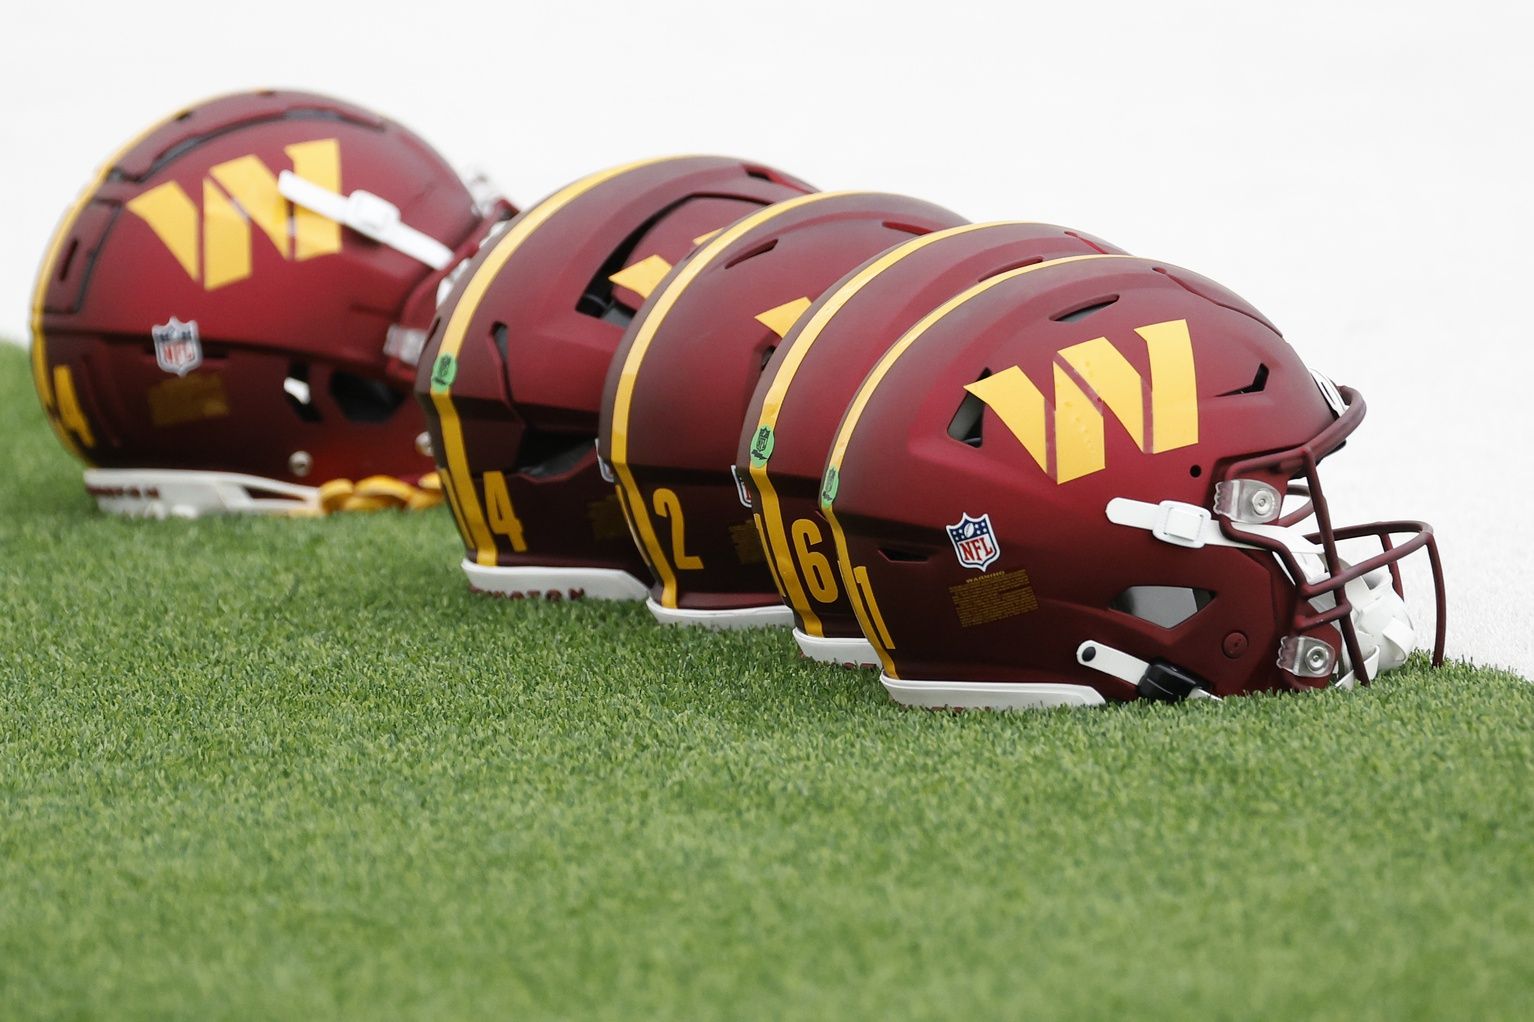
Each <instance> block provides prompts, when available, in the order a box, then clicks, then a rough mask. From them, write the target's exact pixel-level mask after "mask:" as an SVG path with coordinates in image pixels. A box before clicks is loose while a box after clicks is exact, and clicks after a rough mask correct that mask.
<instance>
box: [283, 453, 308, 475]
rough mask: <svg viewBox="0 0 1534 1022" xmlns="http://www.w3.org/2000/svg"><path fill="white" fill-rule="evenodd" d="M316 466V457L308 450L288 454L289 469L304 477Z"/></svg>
mask: <svg viewBox="0 0 1534 1022" xmlns="http://www.w3.org/2000/svg"><path fill="white" fill-rule="evenodd" d="M313 468H314V459H313V458H311V457H309V452H308V451H294V452H293V453H292V454H290V455H288V471H289V472H292V473H293V474H294V475H296V476H298V478H300V479H302V478H303V477H304V476H306V475H308V474H309V473H310V471H311V470H313Z"/></svg>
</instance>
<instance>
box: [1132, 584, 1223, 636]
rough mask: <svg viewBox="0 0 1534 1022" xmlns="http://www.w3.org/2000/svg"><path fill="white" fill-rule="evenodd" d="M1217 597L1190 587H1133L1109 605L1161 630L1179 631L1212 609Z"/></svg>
mask: <svg viewBox="0 0 1534 1022" xmlns="http://www.w3.org/2000/svg"><path fill="white" fill-rule="evenodd" d="M1213 599H1214V593H1213V592H1211V591H1210V590H1208V589H1194V588H1190V587H1188V586H1130V587H1129V588H1128V589H1125V590H1124V591H1123V592H1122V593H1119V594H1118V595H1117V596H1115V597H1114V598H1113V601H1112V602H1111V603H1109V604H1108V606H1109V607H1111V608H1112V609H1114V610H1116V611H1119V612H1120V613H1123V614H1128V615H1130V616H1131V617H1137V618H1139V619H1140V620H1141V621H1149V622H1150V623H1151V624H1153V625H1156V626H1157V627H1160V628H1176V627H1177V626H1178V625H1180V624H1182V623H1183V622H1184V621H1186V620H1188V619H1189V618H1190V617H1192V616H1193V615H1194V614H1197V613H1198V612H1199V611H1201V610H1203V609H1204V608H1205V607H1207V606H1209V601H1211V600H1213Z"/></svg>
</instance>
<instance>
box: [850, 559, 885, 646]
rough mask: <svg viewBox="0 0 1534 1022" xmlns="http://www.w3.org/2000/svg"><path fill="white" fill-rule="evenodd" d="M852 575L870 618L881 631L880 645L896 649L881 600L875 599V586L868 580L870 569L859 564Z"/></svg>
mask: <svg viewBox="0 0 1534 1022" xmlns="http://www.w3.org/2000/svg"><path fill="white" fill-rule="evenodd" d="M852 577H853V578H854V579H855V580H856V581H857V584H858V592H859V593H860V594H861V595H862V597H863V605H864V606H865V607H867V608H868V617H869V620H870V621H872V622H873V626H874V628H875V629H877V630H878V632H879V645H881V646H883V647H884V648H885V649H894V648H895V642H894V640H893V639H891V638H890V631H889V629H888V628H886V627H884V615H883V614H881V613H879V602H878V601H877V600H875V599H874V590H873V586H872V585H870V584H869V582H868V569H867V568H865V567H863V566H862V565H858V566H857V567H856V568H853V569H852Z"/></svg>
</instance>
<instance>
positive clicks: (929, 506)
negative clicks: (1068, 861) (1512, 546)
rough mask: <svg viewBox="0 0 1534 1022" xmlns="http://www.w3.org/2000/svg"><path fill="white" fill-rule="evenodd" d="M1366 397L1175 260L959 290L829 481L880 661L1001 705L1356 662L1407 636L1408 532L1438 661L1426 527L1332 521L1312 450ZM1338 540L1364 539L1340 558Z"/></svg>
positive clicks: (1298, 678)
mask: <svg viewBox="0 0 1534 1022" xmlns="http://www.w3.org/2000/svg"><path fill="white" fill-rule="evenodd" d="M1363 415H1364V403H1363V399H1362V398H1361V397H1360V396H1359V395H1358V393H1357V392H1356V391H1354V390H1351V389H1349V388H1346V387H1343V388H1337V387H1335V386H1333V385H1332V384H1331V383H1330V382H1329V381H1327V380H1326V379H1325V378H1324V377H1320V376H1317V375H1313V374H1312V373H1311V372H1310V371H1309V370H1307V369H1306V367H1305V365H1304V364H1303V363H1302V362H1301V361H1300V359H1299V357H1298V356H1297V355H1296V354H1295V352H1294V351H1293V349H1292V348H1290V346H1289V345H1288V343H1287V342H1286V341H1285V340H1284V339H1283V337H1282V336H1280V334H1279V333H1278V331H1277V330H1276V329H1275V328H1274V327H1273V326H1272V324H1270V323H1269V322H1268V321H1267V320H1266V319H1264V318H1263V317H1262V315H1261V314H1260V313H1258V312H1257V311H1256V310H1255V309H1253V308H1252V307H1251V306H1250V305H1248V304H1246V303H1245V302H1244V301H1242V300H1241V299H1240V298H1238V297H1237V296H1236V295H1234V294H1232V293H1230V292H1229V291H1227V290H1225V289H1224V288H1222V287H1220V286H1219V285H1218V284H1215V283H1214V282H1212V281H1209V280H1206V279H1205V278H1203V277H1200V276H1198V275H1196V274H1193V273H1190V272H1188V271H1186V270H1181V269H1178V268H1176V267H1173V266H1167V265H1165V264H1162V263H1155V262H1151V261H1149V260H1145V259H1136V258H1132V257H1128V256H1115V255H1101V256H1080V257H1074V258H1067V259H1061V260H1056V261H1053V262H1048V263H1042V264H1038V265H1035V266H1029V267H1024V268H1022V269H1019V270H1013V271H1010V272H1008V273H1004V274H1001V275H999V276H995V277H992V278H990V279H989V280H986V281H984V282H982V283H979V284H976V285H975V286H973V287H971V288H969V289H968V290H966V291H965V292H963V293H961V294H959V295H957V296H955V297H954V298H953V299H951V300H950V301H948V302H946V303H945V304H943V305H942V306H939V307H938V308H937V309H935V310H933V311H932V312H931V313H929V314H928V315H926V316H924V317H923V318H922V320H921V321H920V322H918V323H917V324H916V326H914V327H912V328H911V329H910V330H909V331H908V332H907V333H905V334H904V335H903V336H902V337H901V338H900V340H899V341H897V342H896V343H895V344H894V345H893V346H892V347H891V348H890V349H889V350H888V351H887V352H886V353H885V354H884V356H883V357H882V358H881V359H880V360H879V362H878V363H877V364H876V365H875V367H874V368H873V370H872V371H871V372H870V373H869V375H868V377H867V379H866V380H865V381H864V383H863V385H862V387H861V388H860V389H859V391H858V393H857V395H856V396H855V397H854V399H853V401H852V404H851V405H850V407H849V408H848V410H847V413H846V416H845V417H844V419H843V420H842V423H841V425H840V427H839V429H838V433H837V436H836V439H835V442H834V444H833V446H832V448H831V452H830V456H829V460H828V463H827V466H826V472H825V478H824V481H823V486H822V493H821V497H822V509H823V510H825V511H827V513H828V517H829V521H830V524H831V529H832V534H833V536H834V538H835V542H836V546H837V552H838V557H839V567H840V569H841V576H842V583H843V585H844V587H846V588H847V589H848V591H849V593H850V595H851V598H852V601H853V607H854V610H855V612H856V613H857V615H858V619H859V622H860V623H861V624H862V627H863V630H864V634H865V635H866V636H867V637H868V639H869V641H871V642H872V643H873V645H874V647H875V650H876V651H877V652H878V654H879V658H880V661H881V664H882V666H883V670H884V678H883V680H884V684H885V686H886V688H887V689H888V690H889V692H890V693H891V695H893V696H894V698H895V699H897V700H899V701H900V702H902V703H908V704H913V705H920V706H956V707H970V706H974V707H1014V706H1053V705H1085V704H1094V703H1101V702H1104V701H1105V700H1110V699H1111V700H1128V699H1134V698H1137V697H1143V698H1160V699H1178V698H1186V697H1189V696H1201V695H1213V696H1227V695H1237V694H1244V693H1249V692H1255V691H1268V690H1275V689H1303V688H1318V687H1324V686H1327V685H1333V684H1337V685H1351V684H1355V683H1366V682H1367V681H1368V679H1369V678H1370V677H1372V676H1374V675H1375V674H1377V673H1378V672H1380V671H1383V670H1388V669H1390V668H1391V667H1394V666H1397V665H1399V664H1400V663H1401V662H1402V661H1403V660H1404V659H1405V657H1406V655H1407V653H1408V651H1409V650H1410V649H1411V647H1412V644H1413V640H1414V632H1413V628H1412V625H1411V622H1410V620H1409V618H1408V617H1407V614H1406V609H1405V603H1404V601H1403V600H1402V598H1401V592H1400V586H1401V582H1400V575H1399V571H1398V567H1397V563H1396V562H1397V561H1399V560H1400V559H1401V558H1402V557H1403V556H1405V555H1406V554H1408V553H1410V552H1412V551H1414V550H1418V549H1422V548H1423V547H1426V549H1427V550H1428V553H1429V555H1430V557H1431V559H1432V568H1433V575H1434V581H1435V588H1436V593H1435V595H1436V597H1437V635H1436V637H1435V643H1434V653H1433V661H1434V663H1438V662H1440V661H1441V659H1442V653H1443V628H1444V594H1443V581H1442V574H1441V570H1440V565H1439V562H1438V553H1437V550H1436V547H1435V544H1434V542H1433V537H1432V530H1431V528H1429V527H1428V526H1427V525H1425V524H1423V523H1421V522H1408V521H1398V522H1386V523H1378V524H1374V525H1364V526H1353V527H1348V528H1334V527H1333V526H1332V524H1331V515H1330V513H1329V510H1328V508H1327V504H1326V500H1325V498H1324V496H1323V493H1322V490H1321V482H1320V478H1319V476H1318V473H1317V469H1316V466H1317V463H1318V462H1319V461H1320V460H1321V459H1322V458H1324V457H1326V456H1327V455H1328V454H1331V453H1332V452H1333V451H1335V450H1336V449H1337V448H1338V447H1340V446H1341V444H1342V442H1343V441H1344V439H1345V438H1346V437H1347V436H1348V435H1349V434H1350V433H1352V431H1353V430H1354V429H1355V428H1356V427H1357V426H1358V424H1359V422H1360V421H1361V420H1362V418H1363ZM1286 499H1287V506H1286ZM1311 519H1313V523H1312V524H1310V525H1309V526H1306V525H1305V524H1303V523H1305V522H1307V521H1309V520H1311ZM1397 537H1404V538H1401V539H1399V540H1398V539H1397ZM1355 540H1358V541H1364V542H1362V543H1360V545H1361V546H1368V545H1371V544H1370V543H1369V541H1373V542H1374V543H1377V544H1378V547H1376V548H1375V549H1376V550H1378V552H1375V551H1373V550H1363V551H1360V552H1358V553H1353V552H1352V551H1349V553H1350V554H1351V555H1352V556H1353V558H1354V560H1353V561H1352V563H1350V562H1349V561H1347V560H1344V559H1343V556H1342V553H1341V552H1340V551H1339V544H1343V543H1349V542H1350V541H1355ZM1379 548H1382V549H1379Z"/></svg>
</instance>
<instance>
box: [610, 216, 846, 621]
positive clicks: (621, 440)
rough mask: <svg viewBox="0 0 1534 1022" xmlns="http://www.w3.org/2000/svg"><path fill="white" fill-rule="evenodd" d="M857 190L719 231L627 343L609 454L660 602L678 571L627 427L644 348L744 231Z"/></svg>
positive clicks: (669, 595)
mask: <svg viewBox="0 0 1534 1022" xmlns="http://www.w3.org/2000/svg"><path fill="white" fill-rule="evenodd" d="M850 194H854V193H851V192H815V193H812V194H810V195H801V196H798V197H797V198H793V199H787V200H785V201H783V202H779V203H775V204H774V205H771V206H767V207H765V208H763V209H760V210H758V211H757V212H755V213H752V214H750V215H749V216H746V217H744V218H742V219H740V220H737V221H736V222H735V223H734V224H733V225H731V226H730V227H729V228H727V229H726V230H724V231H722V232H721V233H719V234H717V235H715V236H714V237H713V238H712V239H710V240H709V242H708V243H707V244H706V245H704V246H703V247H702V248H700V249H698V250H697V251H696V252H694V253H693V254H692V257H691V258H690V259H688V260H687V262H685V263H684V264H683V265H682V268H681V270H680V271H678V272H677V274H676V276H674V277H672V278H671V282H670V283H669V284H667V285H666V287H665V288H664V289H663V290H661V291H659V292H657V293H656V294H654V295H652V296H651V298H650V301H651V302H653V303H654V304H652V305H650V306H649V311H648V312H646V313H645V315H644V319H643V320H642V321H641V322H640V324H639V330H638V332H637V333H636V334H635V335H634V342H633V344H631V345H630V346H629V350H628V353H627V355H626V356H625V358H624V360H623V368H622V369H621V371H620V373H619V376H618V392H617V394H616V396H615V398H614V401H613V421H612V440H611V445H610V446H611V450H610V453H609V458H608V460H609V461H610V462H611V463H612V466H613V470H614V471H615V472H616V473H617V475H618V484H619V485H620V486H622V487H623V489H624V490H625V492H626V493H627V496H628V506H629V509H630V511H631V512H632V513H633V525H634V527H635V531H636V532H637V533H638V534H639V537H640V539H641V540H642V542H643V543H644V548H645V550H646V551H647V552H648V554H649V561H650V565H651V567H653V568H654V569H655V573H656V574H657V575H659V576H660V583H661V605H662V606H665V607H675V606H676V572H675V570H674V569H673V568H672V566H671V562H670V561H669V560H667V558H666V552H665V550H664V549H663V548H662V547H661V544H660V540H659V538H658V537H657V536H656V534H655V526H654V524H653V523H652V522H651V521H650V512H649V508H648V507H647V505H646V504H645V500H644V495H643V494H642V493H641V492H640V491H639V484H638V483H637V482H635V480H634V474H633V472H631V471H630V470H629V467H628V431H629V412H630V410H631V408H632V404H633V399H634V383H635V381H636V380H637V378H638V376H639V367H640V365H641V364H642V363H643V362H644V357H645V354H646V353H647V352H648V351H649V350H650V344H651V343H652V342H653V341H654V340H655V334H656V332H657V331H659V330H660V326H661V323H662V322H664V321H665V318H666V315H667V314H668V313H669V312H670V311H671V309H672V307H673V306H675V305H676V302H677V299H678V298H680V297H681V295H682V292H683V291H685V290H687V286H688V285H689V284H691V283H692V282H693V281H694V280H696V279H697V277H698V275H699V274H701V273H702V272H703V271H704V270H705V269H707V268H708V267H709V265H710V264H712V263H713V262H714V261H715V260H716V259H718V258H719V256H720V255H721V254H722V253H723V252H724V251H725V250H726V249H728V248H729V247H730V246H731V245H733V244H734V243H735V241H736V239H738V238H741V237H743V236H744V235H746V234H747V233H749V232H750V231H753V230H755V229H756V228H757V227H760V226H761V225H762V224H765V223H767V222H768V221H770V220H772V219H773V218H775V217H778V216H782V215H783V214H785V213H789V212H792V211H793V210H796V209H800V208H801V207H803V206H806V205H809V204H810V203H813V202H821V201H823V200H825V199H831V198H837V197H839V196H843V195H850Z"/></svg>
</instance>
